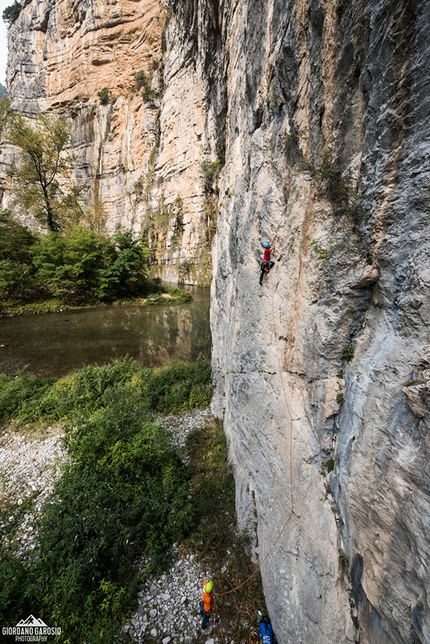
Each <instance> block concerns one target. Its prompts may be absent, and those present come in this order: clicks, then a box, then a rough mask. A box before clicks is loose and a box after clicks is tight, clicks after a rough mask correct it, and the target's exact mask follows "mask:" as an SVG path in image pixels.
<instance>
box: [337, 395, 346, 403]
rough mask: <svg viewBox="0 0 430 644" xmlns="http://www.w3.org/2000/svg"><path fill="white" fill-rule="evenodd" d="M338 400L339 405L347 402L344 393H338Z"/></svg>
mask: <svg viewBox="0 0 430 644" xmlns="http://www.w3.org/2000/svg"><path fill="white" fill-rule="evenodd" d="M336 402H337V404H338V405H343V403H344V402H345V397H344V395H343V394H337V396H336Z"/></svg>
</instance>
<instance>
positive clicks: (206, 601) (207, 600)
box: [202, 581, 215, 613]
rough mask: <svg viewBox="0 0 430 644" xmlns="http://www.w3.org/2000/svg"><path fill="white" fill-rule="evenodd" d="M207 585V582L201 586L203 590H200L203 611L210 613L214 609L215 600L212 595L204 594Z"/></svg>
mask: <svg viewBox="0 0 430 644" xmlns="http://www.w3.org/2000/svg"><path fill="white" fill-rule="evenodd" d="M207 583H208V582H207V581H205V582H204V584H203V588H202V599H203V610H204V611H205V612H206V613H210V611H211V610H212V609H213V607H214V604H215V600H214V597H213V595H212V593H206V592H205V586H206V584H207Z"/></svg>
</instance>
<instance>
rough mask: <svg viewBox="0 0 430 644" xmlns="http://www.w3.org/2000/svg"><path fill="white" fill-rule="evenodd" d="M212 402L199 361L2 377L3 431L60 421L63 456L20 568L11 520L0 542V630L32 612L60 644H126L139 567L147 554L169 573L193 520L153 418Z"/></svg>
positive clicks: (185, 485) (174, 457)
mask: <svg viewBox="0 0 430 644" xmlns="http://www.w3.org/2000/svg"><path fill="white" fill-rule="evenodd" d="M210 396H211V374H210V368H209V366H208V365H206V364H203V363H197V364H182V363H173V364H170V365H166V366H164V367H161V368H159V369H154V370H152V369H148V368H147V369H140V368H138V366H137V364H136V363H135V362H133V361H132V360H129V359H122V360H117V361H114V362H113V363H112V364H111V365H107V366H103V367H98V366H89V367H85V368H84V369H81V370H79V371H76V372H74V373H71V374H69V375H68V376H65V377H64V378H60V379H49V380H42V379H38V378H35V377H33V376H24V375H19V376H18V377H16V378H12V377H9V376H6V375H4V374H2V375H1V376H0V419H1V421H2V422H3V423H4V422H5V421H7V420H8V421H10V420H13V421H14V422H15V423H18V424H19V423H23V422H26V423H28V422H32V421H34V422H36V421H37V422H45V423H48V422H51V421H52V420H53V419H61V420H62V421H63V422H64V429H65V447H66V448H67V452H68V456H69V459H68V461H67V463H66V464H65V465H64V467H63V471H62V475H61V477H60V478H59V480H58V481H57V483H56V486H55V490H54V493H53V494H52V496H51V498H50V500H49V502H48V503H46V504H45V505H44V507H43V511H42V514H41V516H40V517H39V519H38V525H37V528H38V539H37V545H36V548H35V549H34V550H33V551H29V552H28V553H27V555H26V558H23V557H21V556H19V553H18V552H17V551H16V545H15V542H16V531H17V521H18V519H19V517H18V514H17V515H16V516H14V519H13V521H11V522H10V526H8V527H7V534H2V537H4V539H5V540H6V543H8V547H7V548H3V549H2V551H1V553H0V616H1V617H2V620H3V622H4V623H17V621H19V620H20V619H22V618H23V615H29V614H35V615H37V616H38V617H39V618H41V619H43V620H44V621H45V622H46V623H47V624H49V625H50V626H51V627H53V626H59V627H61V629H62V635H61V637H60V638H59V639H57V640H56V641H62V642H68V643H70V644H73V643H75V642H76V643H77V644H78V643H79V644H80V643H81V642H83V641H85V642H87V643H88V644H93V643H94V644H95V643H96V642H106V643H107V644H112V643H113V642H120V641H123V638H122V636H121V634H120V626H121V624H122V623H123V622H124V621H125V617H126V616H127V613H128V612H129V611H131V610H132V609H135V601H136V593H137V589H138V585H139V584H140V583H142V581H143V579H142V578H141V576H139V574H138V573H137V567H136V561H137V559H138V558H139V557H141V556H142V555H150V556H151V558H152V562H153V570H154V569H155V568H157V567H162V566H163V565H165V564H167V563H168V557H169V551H170V546H171V545H172V543H173V542H175V541H180V540H181V539H183V538H184V537H185V536H186V534H188V533H189V530H190V528H191V525H192V521H193V511H192V506H191V499H190V488H189V478H190V472H189V471H188V470H187V468H186V467H185V466H184V465H183V463H182V462H181V460H180V458H179V455H178V453H177V451H176V448H175V447H174V446H173V445H172V442H171V437H170V433H169V432H168V431H167V430H165V429H163V428H162V427H161V426H160V425H159V424H156V423H155V422H154V421H153V411H155V410H157V411H160V410H161V411H169V412H171V411H177V410H182V409H189V408H191V407H198V406H200V405H202V406H203V405H204V406H206V405H207V404H208V401H209V400H210ZM28 502H29V503H31V499H30V500H29V501H28ZM26 509H27V505H26V504H23V510H26ZM8 512H9V514H10V513H13V514H14V510H13V508H9V509H8ZM3 527H4V525H3ZM146 574H148V573H146Z"/></svg>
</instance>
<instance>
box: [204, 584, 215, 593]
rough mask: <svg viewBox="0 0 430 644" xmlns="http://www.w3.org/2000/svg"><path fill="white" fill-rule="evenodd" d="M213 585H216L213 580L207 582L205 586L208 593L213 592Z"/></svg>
mask: <svg viewBox="0 0 430 644" xmlns="http://www.w3.org/2000/svg"><path fill="white" fill-rule="evenodd" d="M213 587H214V585H213V583H212V582H211V581H208V583H207V584H205V587H204V591H205V593H208V594H209V593H211V592H212V588H213Z"/></svg>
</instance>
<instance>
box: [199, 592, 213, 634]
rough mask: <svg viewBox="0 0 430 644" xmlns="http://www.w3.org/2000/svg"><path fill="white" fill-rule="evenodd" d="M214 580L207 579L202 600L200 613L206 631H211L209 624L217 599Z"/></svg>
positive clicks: (203, 628)
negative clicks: (214, 591)
mask: <svg viewBox="0 0 430 644" xmlns="http://www.w3.org/2000/svg"><path fill="white" fill-rule="evenodd" d="M213 587H214V585H213V583H212V581H205V582H204V584H203V588H202V601H201V602H200V615H201V616H202V617H203V619H202V630H203V631H204V632H205V633H208V632H209V628H208V624H209V619H210V616H211V613H212V611H213V609H214V606H215V599H214V596H213V593H212V590H213Z"/></svg>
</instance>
